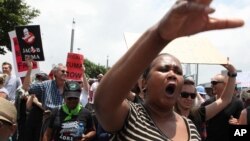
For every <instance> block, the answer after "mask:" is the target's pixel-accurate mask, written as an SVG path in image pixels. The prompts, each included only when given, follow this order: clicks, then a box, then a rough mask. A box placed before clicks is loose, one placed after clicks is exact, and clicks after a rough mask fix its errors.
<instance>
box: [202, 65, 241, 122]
mask: <svg viewBox="0 0 250 141" xmlns="http://www.w3.org/2000/svg"><path fill="white" fill-rule="evenodd" d="M223 66H224V67H225V68H226V69H227V70H228V72H229V74H232V73H236V69H235V68H234V66H233V65H231V64H226V65H223ZM227 79H228V80H227V83H226V86H225V88H224V90H223V92H222V95H221V97H219V98H218V99H217V100H216V101H215V102H213V103H211V104H209V105H207V106H206V107H205V108H206V120H209V119H211V118H212V117H214V116H215V115H216V114H218V113H219V112H220V111H222V110H223V109H224V108H225V107H226V106H227V105H228V104H229V103H230V102H231V100H232V97H233V94H234V87H235V82H236V77H230V76H229V77H228V78H227Z"/></svg>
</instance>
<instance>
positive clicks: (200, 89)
mask: <svg viewBox="0 0 250 141" xmlns="http://www.w3.org/2000/svg"><path fill="white" fill-rule="evenodd" d="M196 90H197V92H198V93H199V94H203V95H205V94H207V93H206V90H205V88H204V87H203V86H197V87H196Z"/></svg>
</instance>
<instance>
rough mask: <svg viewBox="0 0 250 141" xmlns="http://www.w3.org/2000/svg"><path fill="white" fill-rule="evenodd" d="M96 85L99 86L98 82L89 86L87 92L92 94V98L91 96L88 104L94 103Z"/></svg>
mask: <svg viewBox="0 0 250 141" xmlns="http://www.w3.org/2000/svg"><path fill="white" fill-rule="evenodd" d="M98 85H99V82H94V83H93V84H92V85H91V87H90V89H89V91H90V93H93V96H92V99H91V98H89V103H94V97H95V92H96V90H97V87H98ZM89 96H91V95H89Z"/></svg>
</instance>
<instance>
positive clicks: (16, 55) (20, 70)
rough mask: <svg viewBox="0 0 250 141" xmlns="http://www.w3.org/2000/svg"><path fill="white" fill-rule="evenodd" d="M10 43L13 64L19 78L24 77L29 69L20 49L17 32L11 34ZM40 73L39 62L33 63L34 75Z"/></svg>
mask: <svg viewBox="0 0 250 141" xmlns="http://www.w3.org/2000/svg"><path fill="white" fill-rule="evenodd" d="M9 37H10V42H11V49H12V55H13V62H14V68H15V72H16V76H17V77H24V76H25V75H26V73H27V70H28V67H27V65H26V63H25V62H23V61H22V57H21V53H20V47H19V44H18V40H17V37H16V32H15V31H11V32H9ZM38 72H40V70H39V65H38V62H35V61H34V62H33V69H32V74H35V73H38Z"/></svg>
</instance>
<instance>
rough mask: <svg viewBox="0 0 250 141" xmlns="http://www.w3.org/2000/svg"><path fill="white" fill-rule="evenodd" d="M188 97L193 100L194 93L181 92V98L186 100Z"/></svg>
mask: <svg viewBox="0 0 250 141" xmlns="http://www.w3.org/2000/svg"><path fill="white" fill-rule="evenodd" d="M189 96H190V97H191V99H195V97H196V93H188V92H181V97H182V98H188V97H189Z"/></svg>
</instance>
